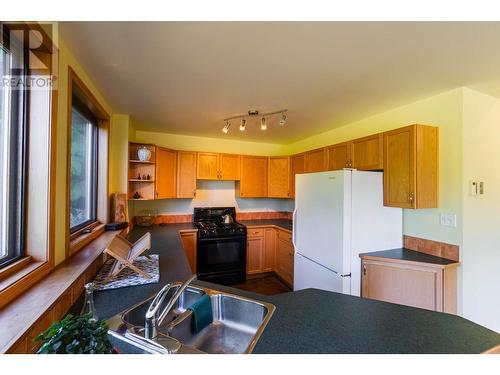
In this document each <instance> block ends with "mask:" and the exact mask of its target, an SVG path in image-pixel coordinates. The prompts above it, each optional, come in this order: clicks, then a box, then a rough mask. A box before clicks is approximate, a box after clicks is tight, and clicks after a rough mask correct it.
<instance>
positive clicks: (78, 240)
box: [68, 223, 106, 256]
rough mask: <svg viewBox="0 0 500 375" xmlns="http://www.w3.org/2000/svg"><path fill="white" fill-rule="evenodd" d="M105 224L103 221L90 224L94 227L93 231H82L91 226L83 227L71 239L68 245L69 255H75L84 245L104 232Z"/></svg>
mask: <svg viewBox="0 0 500 375" xmlns="http://www.w3.org/2000/svg"><path fill="white" fill-rule="evenodd" d="M105 226H106V225H105V224H101V223H97V224H90V225H89V227H90V228H91V229H92V232H90V233H82V231H84V230H85V229H89V227H87V228H84V229H82V231H80V234H79V235H78V236H77V237H75V238H73V239H71V240H70V242H69V247H68V256H72V255H74V254H75V253H77V252H78V251H79V250H81V249H82V248H83V247H84V246H86V245H88V244H89V243H90V242H92V241H93V240H95V239H96V238H97V237H99V236H100V235H101V234H103V233H104V229H105Z"/></svg>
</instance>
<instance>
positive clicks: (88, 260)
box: [0, 231, 120, 353]
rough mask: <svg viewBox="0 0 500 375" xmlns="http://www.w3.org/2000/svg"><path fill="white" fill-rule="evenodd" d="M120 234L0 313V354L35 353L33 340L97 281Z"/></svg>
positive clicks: (110, 234)
mask: <svg viewBox="0 0 500 375" xmlns="http://www.w3.org/2000/svg"><path fill="white" fill-rule="evenodd" d="M119 232H120V231H110V232H105V233H104V234H102V235H101V236H100V237H99V238H97V239H96V240H95V241H93V242H92V243H91V244H89V245H88V246H85V247H84V248H82V249H81V251H80V252H78V254H76V255H75V256H73V257H72V258H70V259H67V260H66V261H64V262H63V263H61V264H60V265H58V266H57V267H56V269H55V270H54V271H53V272H51V273H50V275H47V276H45V277H43V279H42V280H40V281H38V282H37V283H36V285H34V286H32V287H31V288H29V289H28V288H26V289H24V291H23V292H24V293H23V294H22V295H20V296H19V297H17V298H16V299H15V300H14V301H12V302H11V303H9V304H7V305H6V306H5V307H4V308H3V309H1V310H0V332H2V334H1V335H0V353H5V352H7V351H8V352H18V351H17V350H19V352H22V353H27V352H33V351H34V346H33V338H34V337H36V336H37V335H38V334H39V333H40V332H42V331H43V330H44V329H46V328H48V326H50V324H51V323H52V322H53V321H58V320H60V319H62V317H63V316H64V315H65V314H66V312H67V311H68V309H69V307H71V305H72V304H73V303H74V302H75V301H76V299H77V298H78V297H79V296H80V294H81V292H82V290H83V285H84V284H85V283H86V282H88V281H90V280H92V279H93V278H94V276H95V273H96V272H97V270H98V267H100V265H101V264H102V258H100V256H101V254H102V252H103V250H104V248H105V247H106V245H107V244H108V243H109V241H111V239H112V238H113V236H115V235H116V234H117V233H119ZM42 267H43V266H42Z"/></svg>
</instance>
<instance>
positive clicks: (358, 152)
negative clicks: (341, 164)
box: [350, 133, 384, 171]
mask: <svg viewBox="0 0 500 375" xmlns="http://www.w3.org/2000/svg"><path fill="white" fill-rule="evenodd" d="M350 143H351V145H352V147H351V157H350V160H351V165H352V168H355V169H359V170H364V171H374V170H381V169H383V168H384V137H383V134H382V133H379V134H374V135H371V136H368V137H363V138H358V139H355V140H354V141H352V142H350Z"/></svg>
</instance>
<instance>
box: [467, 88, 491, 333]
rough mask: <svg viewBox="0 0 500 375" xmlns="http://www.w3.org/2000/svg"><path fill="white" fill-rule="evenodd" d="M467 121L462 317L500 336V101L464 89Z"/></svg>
mask: <svg viewBox="0 0 500 375" xmlns="http://www.w3.org/2000/svg"><path fill="white" fill-rule="evenodd" d="M463 119H464V122H463V123H464V132H463V139H464V145H463V149H464V152H463V176H464V178H463V217H464V220H463V247H462V249H461V260H462V267H461V268H462V283H463V316H464V317H466V318H468V319H471V320H473V321H475V322H477V323H479V324H481V325H484V326H486V327H488V328H491V329H494V330H496V331H497V332H500V100H499V99H498V98H494V97H491V96H488V95H484V94H482V93H479V92H477V91H473V90H470V89H464V115H463ZM471 180H479V181H483V182H484V195H478V196H472V195H470V193H469V186H468V184H469V181H471Z"/></svg>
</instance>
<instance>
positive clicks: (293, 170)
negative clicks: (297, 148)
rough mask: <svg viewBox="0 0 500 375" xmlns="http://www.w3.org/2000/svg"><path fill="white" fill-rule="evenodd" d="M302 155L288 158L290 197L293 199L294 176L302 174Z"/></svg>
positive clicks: (303, 159) (303, 158)
mask: <svg viewBox="0 0 500 375" xmlns="http://www.w3.org/2000/svg"><path fill="white" fill-rule="evenodd" d="M304 162H305V156H304V154H299V155H293V156H292V157H291V158H290V164H291V166H290V197H292V198H293V197H295V176H296V175H298V174H302V173H304V171H305V169H304Z"/></svg>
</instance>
